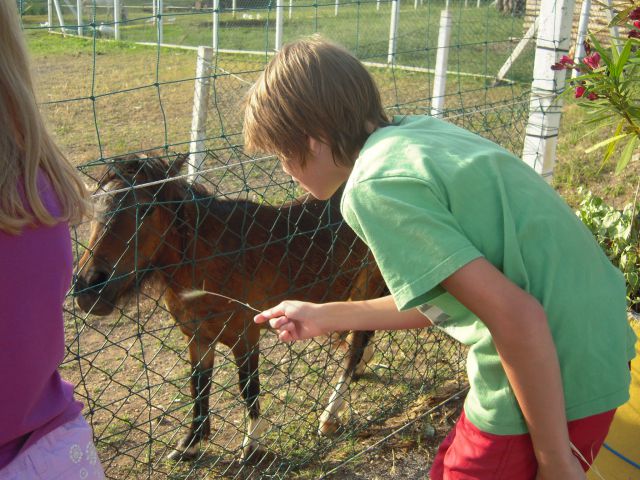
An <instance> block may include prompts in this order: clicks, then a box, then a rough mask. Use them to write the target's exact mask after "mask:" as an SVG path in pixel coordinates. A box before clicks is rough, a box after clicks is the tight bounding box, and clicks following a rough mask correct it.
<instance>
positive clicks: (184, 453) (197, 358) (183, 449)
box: [168, 336, 215, 460]
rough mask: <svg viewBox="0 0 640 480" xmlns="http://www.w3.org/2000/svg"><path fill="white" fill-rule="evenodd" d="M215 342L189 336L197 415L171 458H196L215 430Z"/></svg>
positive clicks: (194, 405)
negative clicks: (212, 413)
mask: <svg viewBox="0 0 640 480" xmlns="http://www.w3.org/2000/svg"><path fill="white" fill-rule="evenodd" d="M214 347H215V345H214V344H213V343H211V344H209V343H208V342H198V341H197V340H196V336H194V337H191V338H190V339H189V356H190V360H191V378H190V384H191V385H190V386H191V397H192V398H193V402H194V404H193V417H192V421H191V426H190V427H189V431H188V432H187V434H186V435H185V436H184V437H182V439H181V440H180V441H179V442H178V445H176V448H175V449H174V450H173V451H172V452H171V453H170V454H169V455H168V458H170V459H171V460H192V459H194V458H195V457H196V456H197V455H198V451H199V450H200V442H202V441H203V440H207V439H208V438H209V435H210V434H211V422H210V420H209V392H210V390H211V374H212V371H213V360H214V351H215V348H214Z"/></svg>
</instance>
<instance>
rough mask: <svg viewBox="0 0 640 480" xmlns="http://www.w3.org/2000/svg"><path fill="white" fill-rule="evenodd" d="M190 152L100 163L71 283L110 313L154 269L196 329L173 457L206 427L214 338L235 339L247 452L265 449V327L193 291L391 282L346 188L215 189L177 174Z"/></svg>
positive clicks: (333, 421) (283, 292) (185, 327)
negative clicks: (252, 194) (277, 195)
mask: <svg viewBox="0 0 640 480" xmlns="http://www.w3.org/2000/svg"><path fill="white" fill-rule="evenodd" d="M186 159H187V157H186V156H178V158H177V160H175V161H174V162H173V163H172V164H171V165H169V164H168V163H166V162H165V161H164V160H162V159H160V158H158V157H145V156H142V155H129V156H125V157H122V158H118V159H116V161H115V162H114V163H113V164H111V165H110V166H109V167H108V168H107V169H106V171H105V172H103V175H102V178H101V180H100V181H99V191H102V192H106V193H108V194H107V195H104V196H102V197H99V199H100V200H99V201H98V213H97V216H96V218H95V220H94V221H93V222H92V225H91V237H90V240H89V247H88V250H87V251H86V253H85V254H84V255H83V257H82V258H81V259H80V262H79V269H78V270H79V271H78V276H77V281H76V285H75V291H74V293H75V295H76V300H77V303H78V306H79V307H80V308H81V309H82V310H83V311H85V312H87V313H93V314H95V315H108V314H110V313H111V312H112V311H113V310H114V308H115V306H116V304H117V303H118V301H119V300H121V299H122V298H124V297H126V296H127V294H130V293H131V292H134V291H135V290H136V288H139V287H140V286H141V285H142V284H144V283H146V282H147V280H148V279H150V278H152V277H153V278H154V281H155V282H156V284H159V286H160V287H161V289H162V290H161V291H162V292H163V298H164V302H165V304H166V306H167V309H168V311H169V312H170V313H171V315H172V316H173V318H174V319H175V321H176V323H177V325H178V326H179V328H180V330H181V331H182V332H183V333H184V334H185V335H186V336H187V339H188V346H189V357H190V361H191V369H192V374H191V378H190V381H191V395H192V397H193V400H194V403H195V404H194V408H193V419H192V422H191V426H190V428H189V431H188V433H187V434H186V435H185V436H184V437H183V438H182V439H181V440H180V441H179V442H178V445H177V446H176V448H175V450H174V451H172V452H171V454H170V455H169V457H170V458H172V459H191V458H194V457H195V456H196V455H197V453H198V449H199V443H200V442H201V441H202V440H204V439H207V438H208V437H209V434H210V430H211V427H210V421H209V391H210V387H211V375H212V368H213V362H214V347H215V344H216V343H217V342H221V343H222V344H224V345H226V346H227V347H229V348H230V349H231V350H232V352H233V355H234V359H235V362H236V365H237V368H238V375H239V382H240V393H241V395H242V397H243V399H244V402H245V404H246V408H247V410H248V416H249V421H248V428H247V431H246V434H245V438H244V441H243V458H244V459H248V458H250V457H251V456H252V455H254V453H255V454H256V455H260V454H261V453H262V452H259V451H260V450H261V448H260V445H259V439H260V437H261V435H262V434H263V433H264V429H265V426H264V425H265V422H262V421H261V419H260V404H259V399H258V396H259V393H260V382H259V377H258V354H259V348H258V340H259V336H260V327H259V326H257V325H256V324H255V323H254V322H253V321H252V317H253V315H254V312H252V311H251V310H250V309H248V308H246V307H245V306H242V305H240V304H238V303H236V302H230V301H229V300H227V299H225V298H221V297H217V296H213V295H203V296H200V297H196V298H189V297H188V296H184V293H185V292H190V291H193V290H194V289H202V290H206V291H209V292H215V293H218V294H221V295H225V296H227V297H230V298H233V299H239V300H241V301H242V302H246V303H247V304H250V305H252V306H255V307H257V308H259V309H265V308H268V307H270V306H273V305H274V304H275V303H277V302H279V301H281V300H283V299H286V298H297V299H301V300H308V301H314V302H326V301H337V300H347V299H353V300H357V299H365V298H372V297H376V296H379V295H381V294H382V292H383V288H384V284H383V280H382V278H381V276H380V273H379V271H378V269H377V267H376V266H375V263H374V261H373V258H372V256H371V254H370V252H369V251H368V249H367V247H366V246H365V244H364V243H362V242H361V241H360V240H359V239H358V238H357V237H356V235H355V234H354V233H353V231H352V230H351V229H350V228H349V227H348V226H347V225H346V224H345V223H344V221H343V219H342V216H341V215H340V210H339V205H338V203H339V201H340V196H339V195H337V196H334V198H333V199H331V200H330V201H326V202H325V201H319V200H315V199H313V198H311V197H309V198H303V199H300V200H296V201H293V202H291V203H287V204H285V205H283V206H282V207H281V208H275V207H272V206H269V205H267V204H258V203H253V202H249V201H232V200H218V199H216V198H214V196H212V195H211V193H209V192H207V191H206V190H205V188H204V187H203V186H202V185H199V184H191V183H189V182H187V181H186V180H184V179H173V178H172V177H174V176H176V175H177V174H178V172H179V171H180V168H181V167H182V166H183V164H184V163H185V161H186ZM167 179H170V181H168V182H167V181H165V182H162V181H163V180H167ZM153 182H156V183H155V184H153ZM149 183H151V185H147V186H143V185H145V184H149ZM136 185H137V186H140V187H135V186H136ZM134 187H135V188H134ZM371 336H372V332H357V333H356V332H354V333H352V334H351V335H350V336H349V341H348V344H349V345H350V347H349V351H348V354H347V355H346V356H345V361H344V364H343V369H344V371H343V373H342V375H341V378H340V380H339V382H338V384H337V385H336V386H335V387H334V390H333V394H332V396H331V399H330V401H329V403H328V405H327V407H326V409H325V411H324V412H323V414H322V416H321V418H320V427H319V431H320V433H321V434H325V435H328V434H331V433H333V432H334V431H335V430H336V428H337V427H338V412H339V411H340V409H341V406H342V404H343V398H344V395H345V393H346V390H347V388H348V386H349V383H350V381H351V379H352V378H353V376H354V374H356V373H358V371H357V370H358V369H361V368H363V367H364V363H365V362H366V361H368V360H369V358H370V349H367V351H365V349H366V347H367V345H368V342H369V339H370V338H371ZM367 357H369V358H367ZM257 452H259V453H257Z"/></svg>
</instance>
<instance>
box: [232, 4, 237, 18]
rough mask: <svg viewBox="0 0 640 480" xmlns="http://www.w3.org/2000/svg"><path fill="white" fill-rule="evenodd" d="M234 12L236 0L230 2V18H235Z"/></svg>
mask: <svg viewBox="0 0 640 480" xmlns="http://www.w3.org/2000/svg"><path fill="white" fill-rule="evenodd" d="M236 10H238V0H231V16H232V17H233V18H236Z"/></svg>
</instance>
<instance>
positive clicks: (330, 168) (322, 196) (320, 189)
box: [281, 138, 352, 200]
mask: <svg viewBox="0 0 640 480" xmlns="http://www.w3.org/2000/svg"><path fill="white" fill-rule="evenodd" d="M309 147H310V153H309V157H308V158H307V161H306V165H305V167H304V168H302V167H300V164H299V163H297V162H295V161H289V162H281V164H282V169H283V170H284V171H285V173H287V174H288V175H291V178H293V179H294V180H295V181H296V182H298V183H299V184H300V186H301V187H302V188H304V189H305V190H306V191H307V192H309V193H310V194H311V195H313V196H314V197H316V198H317V199H319V200H327V199H329V198H330V197H331V196H332V195H333V194H334V193H335V192H336V190H338V188H340V186H341V185H342V184H343V183H344V182H346V181H347V179H348V178H349V175H350V174H351V170H352V167H345V166H342V165H336V164H335V163H334V161H333V155H332V153H331V148H330V147H329V145H327V144H326V143H323V142H321V141H319V140H316V139H314V138H309Z"/></svg>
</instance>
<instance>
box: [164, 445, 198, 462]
mask: <svg viewBox="0 0 640 480" xmlns="http://www.w3.org/2000/svg"><path fill="white" fill-rule="evenodd" d="M198 451H199V449H198V447H197V446H191V447H189V448H186V449H184V450H183V449H180V448H179V447H176V448H174V449H173V450H172V451H171V453H170V454H169V455H167V458H168V459H169V460H173V461H174V462H184V461H188V460H194V459H195V458H196V457H197V456H198Z"/></svg>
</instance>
